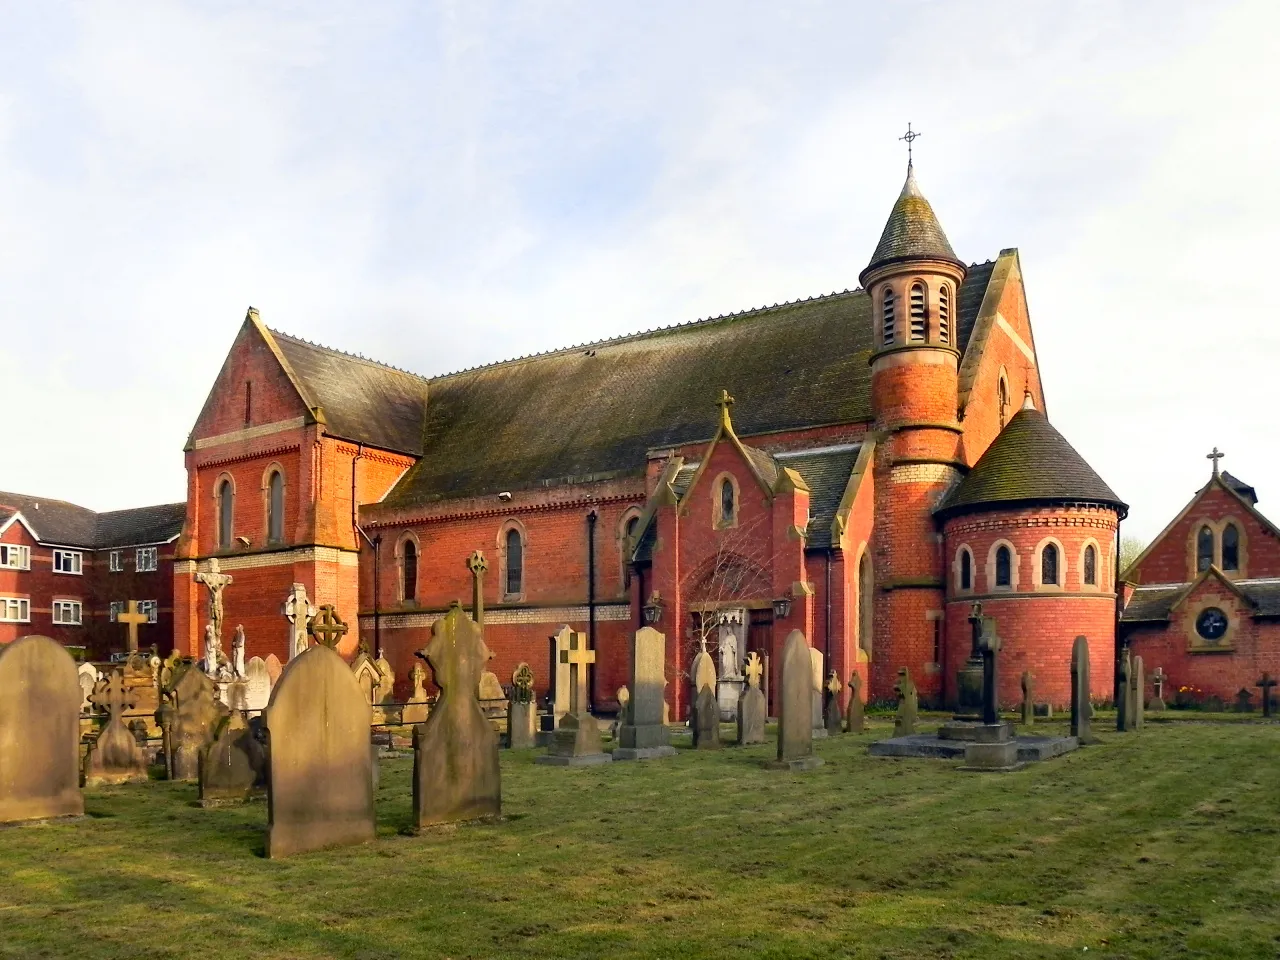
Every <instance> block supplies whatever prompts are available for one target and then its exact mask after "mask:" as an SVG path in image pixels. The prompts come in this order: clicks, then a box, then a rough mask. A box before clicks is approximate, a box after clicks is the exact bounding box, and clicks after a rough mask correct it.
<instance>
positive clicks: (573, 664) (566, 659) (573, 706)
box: [560, 633, 596, 715]
mask: <svg viewBox="0 0 1280 960" xmlns="http://www.w3.org/2000/svg"><path fill="white" fill-rule="evenodd" d="M560 662H561V663H567V664H568V665H569V712H570V713H573V714H579V715H580V714H584V713H586V712H587V705H586V703H585V700H584V697H583V693H584V692H585V691H586V689H587V667H588V666H590V665H591V664H593V663H595V662H596V652H595V651H594V650H589V649H588V648H587V645H586V644H585V643H583V637H582V634H580V633H574V634H573V635H572V636H570V637H569V649H568V650H561V651H560Z"/></svg>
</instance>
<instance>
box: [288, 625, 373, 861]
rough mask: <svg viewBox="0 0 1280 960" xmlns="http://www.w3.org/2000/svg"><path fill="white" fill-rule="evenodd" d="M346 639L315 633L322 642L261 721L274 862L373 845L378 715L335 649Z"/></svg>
mask: <svg viewBox="0 0 1280 960" xmlns="http://www.w3.org/2000/svg"><path fill="white" fill-rule="evenodd" d="M342 632H345V631H342ZM342 632H339V631H336V630H331V629H329V628H328V627H324V628H323V629H322V630H320V631H316V630H314V629H313V630H312V634H311V635H312V636H313V637H315V638H316V639H317V640H318V641H320V642H319V643H317V644H315V645H314V646H310V647H308V648H307V649H306V650H304V651H303V652H302V653H300V654H299V655H298V656H296V657H294V658H293V659H292V660H290V661H289V663H288V665H287V666H286V667H285V668H284V673H282V674H281V675H280V681H279V682H278V683H277V684H276V686H275V689H274V690H272V691H271V702H270V704H268V706H267V709H266V711H265V712H264V713H263V718H264V724H265V726H266V730H267V747H268V750H269V751H270V754H271V762H270V764H269V765H268V773H267V856H268V857H271V858H277V857H287V856H290V855H292V854H295V853H304V852H306V851H308V850H319V849H323V848H325V847H336V846H343V845H346V844H353V843H366V842H368V841H370V840H372V839H373V833H374V819H373V753H372V752H371V750H370V745H369V726H370V722H371V720H372V709H371V707H370V706H369V701H368V697H367V694H366V692H365V691H364V690H361V689H360V684H359V683H357V682H356V677H355V674H354V673H352V672H351V668H350V667H348V666H347V663H346V661H345V660H343V659H342V657H341V656H339V655H338V653H337V651H336V650H334V649H333V648H332V647H331V646H329V644H330V643H332V644H334V645H336V644H337V643H338V642H339V641H340V639H341V636H342ZM320 718H323V722H318V721H319V720H320Z"/></svg>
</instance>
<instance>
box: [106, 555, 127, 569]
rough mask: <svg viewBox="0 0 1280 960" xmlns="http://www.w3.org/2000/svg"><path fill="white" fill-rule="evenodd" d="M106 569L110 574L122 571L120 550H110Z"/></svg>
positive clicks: (122, 556) (122, 557)
mask: <svg viewBox="0 0 1280 960" xmlns="http://www.w3.org/2000/svg"><path fill="white" fill-rule="evenodd" d="M107 569H108V570H109V571H111V572H112V573H122V572H123V571H124V552H123V551H121V550H112V551H111V557H110V559H109V560H108V561H107Z"/></svg>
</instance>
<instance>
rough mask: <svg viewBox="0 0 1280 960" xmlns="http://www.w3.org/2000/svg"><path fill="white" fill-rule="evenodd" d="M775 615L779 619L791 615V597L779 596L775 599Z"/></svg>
mask: <svg viewBox="0 0 1280 960" xmlns="http://www.w3.org/2000/svg"><path fill="white" fill-rule="evenodd" d="M773 616H774V618H775V619H778V620H785V619H787V617H789V616H791V598H790V597H779V598H778V599H777V600H775V601H773Z"/></svg>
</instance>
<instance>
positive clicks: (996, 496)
mask: <svg viewBox="0 0 1280 960" xmlns="http://www.w3.org/2000/svg"><path fill="white" fill-rule="evenodd" d="M1081 501H1086V502H1092V503H1105V504H1110V505H1112V506H1115V507H1116V508H1117V509H1118V510H1119V512H1120V515H1121V516H1124V514H1125V513H1126V512H1127V511H1128V509H1129V507H1128V505H1127V504H1126V503H1125V502H1124V501H1123V500H1121V499H1120V498H1119V497H1117V496H1116V495H1115V492H1114V491H1113V490H1112V489H1111V488H1110V487H1109V486H1107V485H1106V483H1104V482H1103V480H1102V478H1101V477H1099V476H1098V475H1097V473H1095V472H1094V469H1093V467H1091V466H1089V464H1088V463H1086V462H1085V459H1084V457H1082V456H1080V454H1079V453H1077V452H1076V449H1075V447H1073V446H1071V444H1069V443H1068V442H1067V441H1066V438H1065V437H1063V436H1062V434H1060V433H1059V432H1058V431H1057V429H1055V428H1054V426H1053V424H1051V423H1050V422H1049V418H1048V417H1046V416H1045V415H1044V414H1043V413H1041V412H1040V411H1039V410H1037V409H1035V408H1034V407H1024V408H1023V409H1022V410H1019V411H1018V412H1017V413H1016V414H1015V415H1014V416H1013V419H1011V420H1010V421H1009V422H1008V423H1007V424H1006V425H1005V428H1004V429H1003V430H1001V431H1000V435H999V436H997V437H996V439H995V440H994V441H993V442H992V444H991V446H989V447H987V450H986V452H985V453H984V454H983V455H982V456H981V457H979V458H978V462H977V463H975V464H974V465H973V469H972V470H970V471H969V473H968V475H967V476H966V477H965V478H964V479H963V480H961V481H960V483H958V484H957V485H956V486H955V487H954V488H952V490H951V492H950V493H948V494H947V496H946V497H945V498H943V501H942V503H941V504H940V505H939V507H938V509H937V511H936V512H937V513H938V514H939V515H950V514H954V513H960V512H962V511H969V510H975V509H981V508H983V507H993V506H1000V505H1011V504H1019V503H1078V502H1081Z"/></svg>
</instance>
